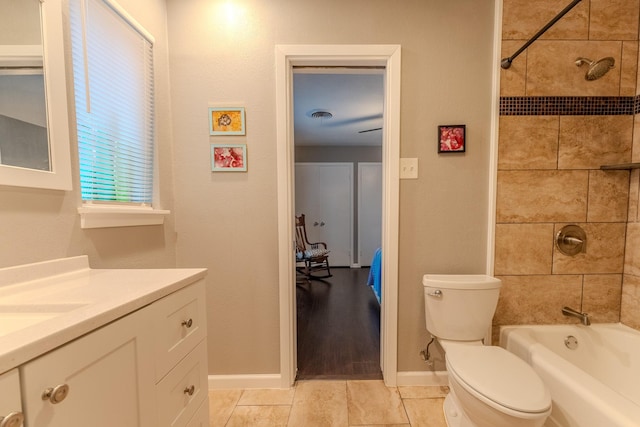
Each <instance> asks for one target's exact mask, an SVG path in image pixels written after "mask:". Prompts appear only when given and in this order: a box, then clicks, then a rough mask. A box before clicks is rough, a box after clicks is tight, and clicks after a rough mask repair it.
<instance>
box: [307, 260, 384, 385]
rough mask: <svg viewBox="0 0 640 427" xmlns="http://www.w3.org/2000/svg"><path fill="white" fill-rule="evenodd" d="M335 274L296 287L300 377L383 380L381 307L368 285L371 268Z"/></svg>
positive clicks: (343, 270) (348, 269) (347, 270)
mask: <svg viewBox="0 0 640 427" xmlns="http://www.w3.org/2000/svg"><path fill="white" fill-rule="evenodd" d="M331 272H332V273H333V277H331V278H328V279H323V280H312V281H311V282H310V283H299V284H298V286H297V292H296V294H297V321H298V376H297V379H299V380H308V379H351V380H355V379H381V378H382V373H381V371H380V305H379V304H378V301H377V300H376V297H375V295H374V294H373V291H372V290H371V288H370V287H368V286H367V285H366V283H367V277H368V275H369V269H368V268H360V269H351V268H332V269H331Z"/></svg>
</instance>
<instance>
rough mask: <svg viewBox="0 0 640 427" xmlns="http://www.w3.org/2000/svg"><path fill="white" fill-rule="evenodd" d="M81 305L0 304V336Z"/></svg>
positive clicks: (82, 305)
mask: <svg viewBox="0 0 640 427" xmlns="http://www.w3.org/2000/svg"><path fill="white" fill-rule="evenodd" d="M85 305H86V304H82V303H64V304H0V336H2V335H6V334H9V333H11V332H15V331H18V330H20V329H24V328H26V327H28V326H31V325H35V324H36V323H40V322H44V321H45V320H49V319H52V318H54V317H57V316H60V315H61V314H64V313H67V312H69V311H72V310H75V309H77V308H80V307H84V306H85Z"/></svg>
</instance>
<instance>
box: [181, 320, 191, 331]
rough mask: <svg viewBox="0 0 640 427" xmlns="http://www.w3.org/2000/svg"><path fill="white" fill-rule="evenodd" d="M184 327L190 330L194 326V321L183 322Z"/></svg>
mask: <svg viewBox="0 0 640 427" xmlns="http://www.w3.org/2000/svg"><path fill="white" fill-rule="evenodd" d="M182 326H184V327H185V328H187V329H189V328H190V327H191V326H193V319H189V320H183V321H182Z"/></svg>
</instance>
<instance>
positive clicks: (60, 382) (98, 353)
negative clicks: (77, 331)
mask: <svg viewBox="0 0 640 427" xmlns="http://www.w3.org/2000/svg"><path fill="white" fill-rule="evenodd" d="M150 315H151V313H150V312H149V310H147V309H141V310H138V311H136V312H135V313H132V314H130V315H128V316H125V317H123V318H121V319H119V320H116V321H115V322H113V323H111V324H109V325H106V326H104V327H102V328H100V329H98V330H96V331H94V332H91V333H90V334H88V335H85V336H83V337H81V338H78V339H76V340H75V341H72V342H70V343H69V344H66V345H64V346H62V347H60V348H58V349H56V350H53V351H51V352H50V353H47V354H45V355H44V356H41V357H39V358H37V359H35V360H33V361H31V362H28V363H26V364H25V365H23V366H22V367H21V368H20V371H21V372H20V374H21V376H22V384H23V396H24V413H25V426H26V427H37V426H48V427H72V426H78V427H79V426H92V427H110V426H114V425H118V426H131V427H135V426H140V427H154V426H155V425H156V424H155V423H154V419H153V414H154V401H153V399H152V398H151V396H153V391H154V380H153V365H152V363H150V362H151V361H152V360H153V342H152V338H151V334H149V327H150V325H151V318H150ZM65 387H66V390H65ZM47 391H49V393H50V395H49V397H46V396H45V394H46V393H47Z"/></svg>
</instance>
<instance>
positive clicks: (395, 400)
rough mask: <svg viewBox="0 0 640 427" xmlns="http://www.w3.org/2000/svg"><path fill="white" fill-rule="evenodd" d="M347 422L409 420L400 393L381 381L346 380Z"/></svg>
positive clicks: (385, 422)
mask: <svg viewBox="0 0 640 427" xmlns="http://www.w3.org/2000/svg"><path fill="white" fill-rule="evenodd" d="M347 399H348V404H349V423H350V424H351V425H362V424H405V423H407V422H408V421H409V420H408V419H407V414H406V413H405V411H404V407H403V406H402V400H401V399H400V393H399V392H398V389H397V388H395V387H387V386H385V385H384V382H383V381H347Z"/></svg>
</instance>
